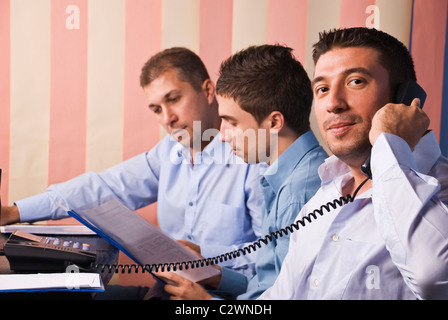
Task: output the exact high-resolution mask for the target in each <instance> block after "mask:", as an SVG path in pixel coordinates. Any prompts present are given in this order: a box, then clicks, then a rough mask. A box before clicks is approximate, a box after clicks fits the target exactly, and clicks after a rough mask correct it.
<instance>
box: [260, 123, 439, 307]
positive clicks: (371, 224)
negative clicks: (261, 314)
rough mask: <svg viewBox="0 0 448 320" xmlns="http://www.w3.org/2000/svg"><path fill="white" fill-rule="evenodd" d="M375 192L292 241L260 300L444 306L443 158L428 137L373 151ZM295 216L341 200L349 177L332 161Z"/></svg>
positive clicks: (379, 144) (385, 139) (380, 142)
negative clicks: (437, 303)
mask: <svg viewBox="0 0 448 320" xmlns="http://www.w3.org/2000/svg"><path fill="white" fill-rule="evenodd" d="M371 160H372V161H371V164H372V172H373V178H372V188H371V189H369V190H367V191H365V192H364V193H363V194H361V195H359V196H357V197H356V198H355V200H354V201H353V202H352V203H348V204H346V205H344V206H342V207H338V208H336V209H334V210H332V211H330V212H328V213H325V214H324V215H323V216H318V218H317V219H316V220H315V221H313V222H312V223H310V224H309V225H308V226H305V227H303V228H301V229H300V230H299V231H297V232H295V233H293V234H292V236H291V241H290V247H289V252H288V254H287V256H286V258H285V261H284V263H283V266H282V270H281V272H280V274H279V276H278V278H277V280H276V282H275V284H274V285H273V286H272V287H271V288H270V289H268V290H266V291H265V293H264V294H263V295H262V296H261V297H260V298H261V299H363V300H364V299H386V300H389V299H426V298H432V299H447V298H448V267H447V266H448V208H447V205H448V159H447V158H445V157H443V156H442V155H441V152H440V148H439V146H438V143H437V140H436V138H435V135H434V133H433V132H430V133H427V134H426V135H425V136H424V137H423V138H422V139H421V140H420V142H419V143H418V144H417V146H416V147H415V149H414V152H411V150H410V148H409V146H408V144H407V143H406V142H405V141H404V140H403V139H401V138H399V137H397V136H395V135H391V134H385V133H383V134H382V135H380V137H379V138H378V139H377V141H376V142H375V145H374V146H373V148H372V158H371ZM319 174H320V175H321V177H322V187H321V188H320V189H319V191H318V192H317V193H316V196H315V197H314V198H313V199H311V200H310V201H309V202H308V203H307V205H306V206H305V207H304V209H303V212H301V214H300V216H303V215H304V214H307V213H309V212H312V211H313V210H314V209H315V208H319V207H320V206H321V205H322V204H324V203H327V202H328V201H331V200H332V199H335V198H339V197H340V196H341V190H342V188H343V186H344V184H345V183H347V182H348V181H350V180H351V179H352V177H353V175H352V173H351V171H350V170H349V168H348V166H347V165H346V164H345V163H343V162H342V161H340V160H339V159H338V158H336V157H334V156H333V157H330V158H329V159H328V160H327V161H326V163H325V164H323V165H322V166H321V168H319Z"/></svg>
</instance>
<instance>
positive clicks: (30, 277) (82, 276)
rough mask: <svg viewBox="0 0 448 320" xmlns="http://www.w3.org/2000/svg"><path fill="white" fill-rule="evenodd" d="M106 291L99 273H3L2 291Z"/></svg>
mask: <svg viewBox="0 0 448 320" xmlns="http://www.w3.org/2000/svg"><path fill="white" fill-rule="evenodd" d="M32 291H101V292H102V291H104V285H103V283H102V281H101V277H100V275H99V274H98V273H68V272H67V273H37V274H2V275H0V292H32Z"/></svg>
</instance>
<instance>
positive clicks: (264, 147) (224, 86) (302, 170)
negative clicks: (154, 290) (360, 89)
mask: <svg viewBox="0 0 448 320" xmlns="http://www.w3.org/2000/svg"><path fill="white" fill-rule="evenodd" d="M217 94H218V95H217V99H218V101H219V114H220V117H221V119H222V124H221V135H222V139H223V140H225V141H227V142H229V144H230V145H231V147H232V149H233V150H234V152H235V154H237V155H238V156H240V157H241V158H242V159H244V161H245V162H248V163H258V162H266V163H268V164H269V168H268V169H267V170H266V172H265V174H264V175H263V178H262V179H261V188H262V190H263V194H264V200H265V203H264V210H263V223H262V234H263V235H267V234H270V233H271V232H275V231H277V230H279V229H281V228H284V227H286V226H289V225H290V224H291V223H293V222H294V219H295V217H296V216H297V214H298V212H300V210H301V208H302V206H303V205H305V203H306V202H307V201H308V200H309V199H310V198H311V197H312V196H313V195H314V193H315V192H316V190H317V189H318V188H319V185H320V180H319V177H318V174H317V169H318V167H319V165H320V164H322V163H323V161H324V159H325V158H326V157H327V154H326V153H325V151H324V150H323V149H322V147H321V146H319V143H318V141H317V140H316V138H315V136H314V134H313V132H312V131H311V130H310V123H309V115H310V110H311V103H312V91H311V84H310V80H309V78H308V76H307V74H306V72H305V70H304V69H303V67H302V65H301V64H300V62H298V61H297V60H295V58H294V57H293V56H292V53H291V49H290V48H287V47H283V46H271V45H265V46H256V47H249V48H247V49H245V50H243V51H241V52H239V53H236V54H235V55H233V56H232V57H230V58H229V59H228V60H226V61H225V62H224V63H223V64H222V66H221V70H220V76H219V79H218V82H217ZM259 243H260V244H261V248H260V249H258V250H257V251H256V252H257V253H258V254H257V260H256V267H255V270H256V273H255V275H254V276H250V277H248V276H245V275H243V274H241V273H236V272H233V271H232V270H228V269H225V268H220V269H221V270H222V273H221V274H220V275H219V276H217V277H213V278H210V279H208V280H207V281H204V282H203V284H206V285H208V286H209V287H211V288H214V289H216V291H213V293H218V292H219V294H222V292H225V293H231V294H232V295H233V296H235V297H237V298H238V299H256V298H257V297H259V296H260V294H262V293H263V292H264V290H266V289H267V288H269V287H270V286H272V284H273V283H274V281H275V279H276V278H277V275H278V272H279V271H280V268H281V266H282V262H283V259H284V257H285V256H286V254H287V251H288V244H289V234H285V235H283V236H282V237H279V238H278V239H275V238H273V239H272V240H271V241H269V242H268V243H267V244H263V241H260V242H259ZM159 275H160V276H161V277H165V278H168V279H169V280H171V281H174V282H175V283H176V285H172V284H168V285H166V286H165V290H166V292H168V293H169V294H171V295H172V298H173V299H211V298H212V297H213V296H212V294H211V293H210V292H207V291H206V290H204V288H203V287H201V286H200V285H198V284H193V283H191V281H189V280H187V279H184V278H182V277H180V276H178V275H176V274H174V273H160V274H159Z"/></svg>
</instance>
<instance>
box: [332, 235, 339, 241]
mask: <svg viewBox="0 0 448 320" xmlns="http://www.w3.org/2000/svg"><path fill="white" fill-rule="evenodd" d="M331 240H333V241H334V242H336V241H339V236H338V235H337V234H334V235H333V236H332V237H331Z"/></svg>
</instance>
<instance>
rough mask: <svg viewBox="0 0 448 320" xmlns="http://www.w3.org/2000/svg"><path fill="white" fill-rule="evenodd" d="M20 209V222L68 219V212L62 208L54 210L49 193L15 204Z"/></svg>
mask: <svg viewBox="0 0 448 320" xmlns="http://www.w3.org/2000/svg"><path fill="white" fill-rule="evenodd" d="M15 205H16V206H17V208H18V209H19V214H20V222H35V221H43V220H50V219H61V218H66V217H68V214H67V212H65V210H63V209H61V208H57V209H54V208H53V210H52V205H51V201H50V197H49V194H48V192H44V193H41V194H38V195H35V196H32V197H29V198H25V199H22V200H19V201H16V202H15Z"/></svg>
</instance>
